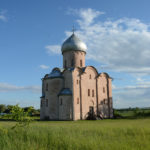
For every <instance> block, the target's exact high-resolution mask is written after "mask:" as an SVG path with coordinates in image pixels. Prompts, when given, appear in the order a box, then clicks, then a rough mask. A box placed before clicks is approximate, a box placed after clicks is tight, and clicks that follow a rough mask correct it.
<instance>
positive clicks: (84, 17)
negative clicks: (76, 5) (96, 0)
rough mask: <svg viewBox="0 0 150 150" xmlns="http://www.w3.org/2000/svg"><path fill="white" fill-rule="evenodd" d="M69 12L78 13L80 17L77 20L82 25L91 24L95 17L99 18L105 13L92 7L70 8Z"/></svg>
mask: <svg viewBox="0 0 150 150" xmlns="http://www.w3.org/2000/svg"><path fill="white" fill-rule="evenodd" d="M68 14H76V15H78V16H79V17H80V19H79V20H77V22H78V23H79V24H82V25H86V26H87V25H90V24H91V23H93V21H94V19H95V18H97V17H98V16H100V15H102V14H104V12H101V11H97V10H94V9H91V8H87V9H79V10H78V9H69V10H68Z"/></svg>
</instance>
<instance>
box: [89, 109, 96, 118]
mask: <svg viewBox="0 0 150 150" xmlns="http://www.w3.org/2000/svg"><path fill="white" fill-rule="evenodd" d="M95 119H96V115H95V113H94V106H89V112H88V117H87V120H95Z"/></svg>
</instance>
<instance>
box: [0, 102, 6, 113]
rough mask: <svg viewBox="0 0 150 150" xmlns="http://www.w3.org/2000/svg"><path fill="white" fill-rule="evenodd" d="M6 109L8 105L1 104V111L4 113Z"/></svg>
mask: <svg viewBox="0 0 150 150" xmlns="http://www.w3.org/2000/svg"><path fill="white" fill-rule="evenodd" d="M5 110H6V106H5V105H3V104H0V113H3V112H4V111H5Z"/></svg>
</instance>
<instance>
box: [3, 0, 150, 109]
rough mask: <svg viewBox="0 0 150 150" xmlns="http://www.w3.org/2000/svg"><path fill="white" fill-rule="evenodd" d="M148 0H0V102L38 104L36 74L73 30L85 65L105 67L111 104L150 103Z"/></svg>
mask: <svg viewBox="0 0 150 150" xmlns="http://www.w3.org/2000/svg"><path fill="white" fill-rule="evenodd" d="M149 6H150V1H149V0H142V1H141V0H132V1H130V0H126V1H124V0H93V1H91V0H72V1H71V0H44V1H42V0H13V1H11V0H0V52H1V54H0V103H3V104H7V105H8V104H16V103H19V104H20V105H21V106H30V105H33V106H34V107H36V108H39V103H40V96H41V78H42V77H43V76H44V74H46V73H49V72H50V71H51V69H52V68H54V67H62V56H61V53H60V46H61V44H62V42H63V41H64V40H65V39H66V38H67V37H68V36H69V35H70V34H71V29H72V26H73V25H74V26H75V28H76V29H77V31H76V34H77V36H79V37H80V38H81V39H82V40H83V41H84V42H85V43H86V44H87V47H88V51H87V56H86V65H93V66H95V67H96V68H97V69H98V71H99V72H108V73H109V74H110V76H111V77H113V78H114V80H113V100H114V107H115V108H125V107H147V106H149V107H150V76H149V75H150V59H149V56H150V17H149V14H150V9H149Z"/></svg>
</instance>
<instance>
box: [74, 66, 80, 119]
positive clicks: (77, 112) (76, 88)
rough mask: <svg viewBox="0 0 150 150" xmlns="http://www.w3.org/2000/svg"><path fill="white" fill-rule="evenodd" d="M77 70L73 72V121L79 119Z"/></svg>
mask: <svg viewBox="0 0 150 150" xmlns="http://www.w3.org/2000/svg"><path fill="white" fill-rule="evenodd" d="M79 73H80V72H79V69H77V68H76V69H75V70H74V71H73V106H74V120H79V119H80V105H81V99H80V76H79Z"/></svg>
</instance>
